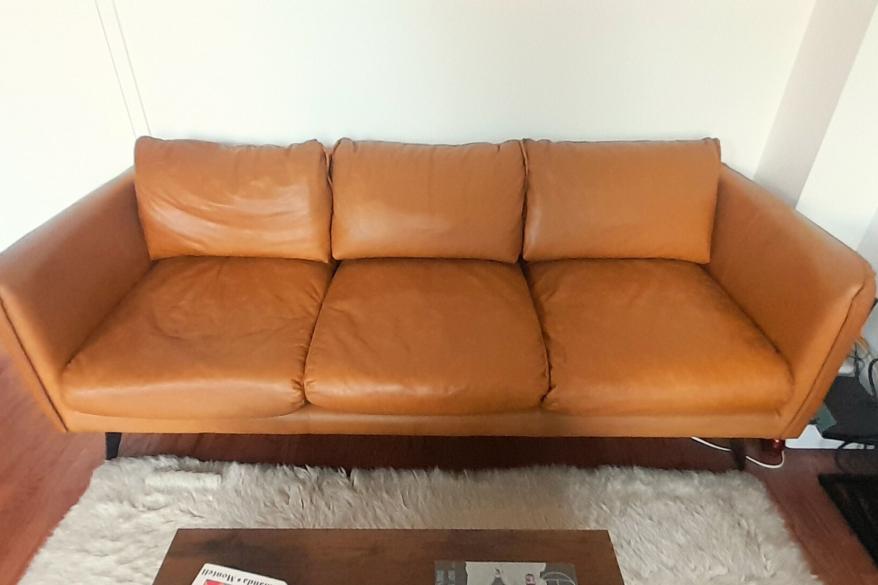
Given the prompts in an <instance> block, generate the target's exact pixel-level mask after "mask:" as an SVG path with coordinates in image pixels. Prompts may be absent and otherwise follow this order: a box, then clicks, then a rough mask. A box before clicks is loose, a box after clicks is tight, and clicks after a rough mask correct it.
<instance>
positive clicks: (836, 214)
mask: <svg viewBox="0 0 878 585" xmlns="http://www.w3.org/2000/svg"><path fill="white" fill-rule="evenodd" d="M796 208H797V209H798V210H799V211H801V212H802V213H804V214H805V215H807V216H808V217H810V218H811V219H812V220H814V221H815V222H817V223H818V224H820V225H821V226H823V227H824V228H825V229H826V230H827V231H829V232H830V233H832V234H833V235H835V236H836V237H837V238H839V239H840V240H842V241H843V242H844V243H846V244H847V245H848V246H850V247H852V248H855V249H856V248H858V247H859V246H860V244H861V243H862V242H863V239H864V237H865V236H866V234H867V231H868V229H869V226H870V224H871V223H872V218H873V216H874V215H875V213H876V211H878V12H876V13H874V14H873V16H872V18H871V22H870V24H869V28H868V30H867V32H866V36H865V37H864V38H863V43H862V46H861V47H860V51H859V54H858V55H857V58H856V60H855V61H854V65H853V68H852V69H851V72H850V75H849V76H848V80H847V83H846V84H845V86H844V90H843V91H842V94H841V97H840V98H839V100H838V106H837V107H836V109H835V113H834V114H833V116H832V120H831V121H830V123H829V127H828V128H827V131H826V137H825V138H824V140H823V143H822V145H821V146H820V150H819V152H818V153H817V157H816V158H815V160H814V165H813V167H812V168H811V172H810V174H809V175H808V180H807V181H806V183H805V187H804V189H803V190H802V195H801V197H800V198H799V202H798V204H797V206H796ZM871 260H872V262H873V265H875V266H878V257H876V258H872V259H871Z"/></svg>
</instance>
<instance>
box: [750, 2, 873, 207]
mask: <svg viewBox="0 0 878 585" xmlns="http://www.w3.org/2000/svg"><path fill="white" fill-rule="evenodd" d="M875 2H876V0H845V1H844V2H837V1H836V0H818V2H817V3H816V4H815V6H814V12H813V13H812V15H811V20H810V22H809V24H808V29H807V32H806V33H805V37H804V38H803V40H802V47H801V49H799V55H798V57H797V58H796V64H795V66H794V67H793V71H792V74H791V75H790V80H789V82H788V83H787V88H786V91H785V92H784V98H783V100H782V102H781V106H780V109H779V110H778V113H777V117H776V119H775V121H774V126H773V127H772V130H771V134H770V135H769V138H768V142H767V144H766V147H765V152H764V153H763V154H762V159H761V160H760V162H759V169H758V170H757V171H756V177H755V178H756V180H757V181H758V182H759V183H760V184H762V185H764V186H765V187H767V188H769V189H771V190H772V191H774V192H776V193H778V194H779V195H781V196H782V197H783V198H784V199H785V200H786V201H787V202H788V203H790V204H792V205H795V203H796V201H797V200H798V198H799V195H801V193H802V188H803V187H804V185H805V181H806V180H807V178H808V173H810V171H811V166H812V165H813V164H814V159H815V157H816V156H817V152H818V151H819V150H820V145H821V144H822V143H823V139H824V137H825V135H826V129H827V127H828V126H829V121H830V120H831V119H832V114H833V112H834V111H835V108H836V105H837V104H838V99H839V96H840V95H841V92H842V89H843V88H844V84H845V81H847V78H848V74H849V73H850V71H851V67H852V66H853V63H854V60H855V59H856V56H857V53H858V51H859V49H860V45H861V43H862V41H863V37H864V35H865V34H866V29H867V28H868V27H869V19H870V18H871V17H872V13H873V12H874V11H875Z"/></svg>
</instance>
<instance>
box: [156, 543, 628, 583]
mask: <svg viewBox="0 0 878 585" xmlns="http://www.w3.org/2000/svg"><path fill="white" fill-rule="evenodd" d="M440 560H446V561H454V560H460V561H537V562H543V561H546V562H557V563H570V564H573V565H574V566H575V568H576V577H577V580H578V582H579V584H580V585H623V582H622V576H621V574H620V572H619V565H618V563H617V562H616V555H615V553H614V552H613V545H612V543H611V542H610V536H609V534H608V533H607V532H606V531H605V530H583V531H579V530H314V529H307V530H294V529H212V530H202V529H182V530H178V531H177V534H176V536H175V537H174V541H173V542H172V543H171V547H170V549H168V554H167V556H166V557H165V561H164V563H163V564H162V567H161V569H160V570H159V573H158V576H156V579H155V582H154V585H190V584H191V583H192V580H193V579H194V578H195V576H196V575H197V574H198V571H199V570H200V569H201V567H202V565H204V563H214V564H218V565H224V566H227V567H232V568H235V569H241V570H243V571H248V572H251V573H258V574H260V575H265V576H267V577H273V578H275V579H283V580H284V581H286V582H287V583H288V584H289V585H324V584H325V585H340V584H343V583H351V582H354V581H362V582H370V581H372V582H380V583H382V584H383V585H433V583H434V563H435V561H440Z"/></svg>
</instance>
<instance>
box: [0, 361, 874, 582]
mask: <svg viewBox="0 0 878 585" xmlns="http://www.w3.org/2000/svg"><path fill="white" fill-rule="evenodd" d="M0 404H2V405H3V406H2V408H0V428H2V429H3V431H4V432H3V435H2V437H3V440H2V441H3V442H2V448H0V584H6V583H9V584H12V583H15V582H17V581H18V579H19V578H20V575H21V574H22V572H23V571H24V570H25V568H26V567H27V564H28V562H29V560H30V558H31V556H32V555H33V554H34V553H35V552H36V550H37V549H38V548H39V547H40V545H41V544H42V542H43V541H44V540H45V538H46V537H47V536H48V535H49V533H50V532H51V530H52V528H53V527H54V526H55V525H56V524H57V523H58V521H59V520H60V519H61V518H62V517H63V515H64V513H65V512H66V511H67V509H68V508H69V507H70V506H71V505H73V504H74V503H75V502H76V500H77V499H78V498H79V496H80V495H81V494H82V492H83V490H84V489H85V488H86V486H87V484H88V480H89V477H90V476H91V472H92V470H93V469H94V468H95V467H97V466H98V465H100V464H101V462H102V461H103V436H100V435H81V434H63V433H58V432H56V431H55V430H54V429H53V428H52V427H51V425H50V424H49V423H48V422H47V421H46V420H45V419H44V418H43V416H42V414H41V413H40V412H39V411H38V409H37V408H36V407H35V406H34V405H33V404H32V402H31V399H30V397H29V396H28V395H27V392H26V391H25V390H24V389H23V388H22V387H21V386H20V384H19V383H18V380H17V379H16V377H15V374H14V373H13V372H12V371H11V370H10V368H8V367H7V363H6V361H5V359H4V358H3V357H2V356H0ZM750 447H751V448H752V449H753V450H754V452H753V453H752V454H754V455H760V454H759V453H758V452H757V451H758V446H757V445H756V444H754V445H750ZM158 453H168V454H175V455H188V456H193V457H198V458H201V459H220V460H237V461H260V462H278V463H289V464H297V465H325V466H333V467H381V466H394V467H436V466H438V467H442V468H446V469H467V468H484V467H513V466H521V465H531V464H566V465H576V466H583V467H591V466H596V465H603V464H613V465H643V466H650V467H660V468H673V469H705V470H712V471H722V470H727V469H731V468H732V467H733V465H732V461H731V457H730V456H728V455H727V454H724V453H719V452H717V451H713V450H711V449H708V448H706V447H703V446H700V445H697V444H695V443H693V442H692V441H689V440H685V439H659V440H645V439H525V438H477V439H473V438H424V437H344V436H329V437H320V436H314V437H310V436H304V437H272V436H229V435H181V436H164V435H125V436H124V438H123V440H122V448H121V454H122V456H137V455H147V454H158ZM848 457H851V458H853V459H851V460H850V462H851V463H855V464H857V466H858V467H861V468H863V469H868V468H872V469H875V470H876V471H878V457H876V456H875V455H873V454H865V453H860V454H852V455H849V456H848ZM834 470H835V465H834V462H833V459H832V453H830V452H825V451H820V452H817V451H795V450H787V462H786V465H785V466H784V468H783V469H781V470H779V471H770V470H764V469H758V468H755V466H752V465H750V466H749V469H748V471H749V472H750V473H753V474H754V475H756V476H757V477H759V478H760V479H761V480H762V481H763V482H764V483H765V485H766V486H767V487H768V490H769V491H770V492H771V494H772V496H773V497H774V498H775V499H776V501H777V503H778V505H779V507H780V509H781V511H782V513H783V515H784V517H785V518H786V521H787V524H788V526H789V528H790V530H791V531H792V532H793V533H794V534H795V535H796V536H797V537H798V539H799V541H800V542H801V544H802V546H803V548H804V550H805V553H806V555H807V557H808V560H809V561H810V563H811V566H812V569H813V570H814V572H815V573H817V574H818V575H819V576H820V577H821V579H822V580H823V581H824V583H825V585H878V568H876V567H875V565H873V564H872V561H871V559H870V558H869V556H868V555H867V554H866V552H865V550H863V548H862V547H861V545H860V544H859V542H858V541H857V540H856V537H855V536H854V535H853V534H852V533H851V532H850V530H849V529H848V527H847V525H846V524H845V523H844V521H843V519H842V518H841V516H840V515H839V513H838V512H837V511H836V509H835V507H834V506H833V505H832V502H831V501H830V500H829V499H828V498H827V497H826V495H825V494H824V493H823V490H822V489H821V488H820V486H819V485H818V483H817V474H818V473H823V472H831V471H834Z"/></svg>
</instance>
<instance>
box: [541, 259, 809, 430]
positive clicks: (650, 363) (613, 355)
mask: <svg viewBox="0 0 878 585" xmlns="http://www.w3.org/2000/svg"><path fill="white" fill-rule="evenodd" d="M527 273H528V280H529V283H530V286H531V289H532V292H533V295H534V300H535V303H536V307H537V312H538V314H539V315H540V320H541V322H542V325H543V333H544V336H545V338H546V345H547V349H548V353H549V363H550V379H551V390H550V392H549V394H548V396H547V397H546V399H545V400H544V401H543V407H544V408H546V409H549V410H553V411H557V412H563V413H570V414H580V415H618V414H626V415H640V414H642V415H661V414H675V415H682V414H711V413H717V414H721V413H722V414H725V413H743V412H761V411H771V409H775V408H777V407H778V406H780V405H781V404H783V403H784V401H785V400H787V398H788V397H789V396H790V393H791V388H792V381H791V376H790V371H789V368H788V366H787V364H786V362H785V361H784V359H783V358H782V357H781V356H780V354H779V353H778V352H777V351H776V350H775V348H774V347H773V346H772V345H771V343H770V342H769V341H768V340H767V339H766V338H765V336H764V335H763V334H762V333H761V332H760V331H759V329H757V327H756V326H755V325H754V324H753V322H752V321H751V320H750V319H749V318H748V317H747V316H746V315H745V314H744V313H743V312H742V311H741V310H740V309H739V308H738V306H737V305H736V304H735V303H734V302H733V301H732V300H731V298H730V297H729V296H728V295H726V293H725V292H724V291H723V290H722V288H721V287H720V286H719V285H718V284H717V283H716V282H715V281H714V280H713V279H712V278H711V277H710V276H709V275H708V274H707V272H706V271H705V270H704V269H702V268H701V267H700V266H698V265H695V264H691V263H688V262H682V261H676V260H559V261H554V262H541V263H536V264H530V265H529V266H528V270H527Z"/></svg>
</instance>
